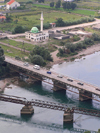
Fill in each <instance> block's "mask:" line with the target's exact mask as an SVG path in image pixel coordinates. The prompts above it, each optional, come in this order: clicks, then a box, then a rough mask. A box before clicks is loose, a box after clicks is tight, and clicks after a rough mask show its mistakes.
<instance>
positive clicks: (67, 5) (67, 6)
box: [66, 2, 71, 10]
mask: <svg viewBox="0 0 100 133" xmlns="http://www.w3.org/2000/svg"><path fill="white" fill-rule="evenodd" d="M66 8H67V9H68V10H69V9H71V4H70V2H67V4H66Z"/></svg>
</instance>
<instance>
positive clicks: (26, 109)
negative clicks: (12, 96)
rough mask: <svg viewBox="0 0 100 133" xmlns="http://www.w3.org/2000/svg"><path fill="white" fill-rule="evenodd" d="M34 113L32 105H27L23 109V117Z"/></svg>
mask: <svg viewBox="0 0 100 133" xmlns="http://www.w3.org/2000/svg"><path fill="white" fill-rule="evenodd" d="M33 113H34V108H33V106H32V105H25V106H24V107H23V108H22V109H21V115H31V114H33Z"/></svg>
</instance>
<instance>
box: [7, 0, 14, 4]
mask: <svg viewBox="0 0 100 133" xmlns="http://www.w3.org/2000/svg"><path fill="white" fill-rule="evenodd" d="M13 2H15V0H11V1H9V2H8V3H7V4H8V5H11V4H12V3H13Z"/></svg>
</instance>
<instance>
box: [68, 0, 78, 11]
mask: <svg viewBox="0 0 100 133" xmlns="http://www.w3.org/2000/svg"><path fill="white" fill-rule="evenodd" d="M70 6H71V9H72V10H74V9H75V8H76V7H77V5H76V4H75V3H73V2H71V4H70Z"/></svg>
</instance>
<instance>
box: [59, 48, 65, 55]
mask: <svg viewBox="0 0 100 133" xmlns="http://www.w3.org/2000/svg"><path fill="white" fill-rule="evenodd" d="M58 50H59V55H60V56H63V54H64V52H63V49H61V48H59V49H58Z"/></svg>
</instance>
